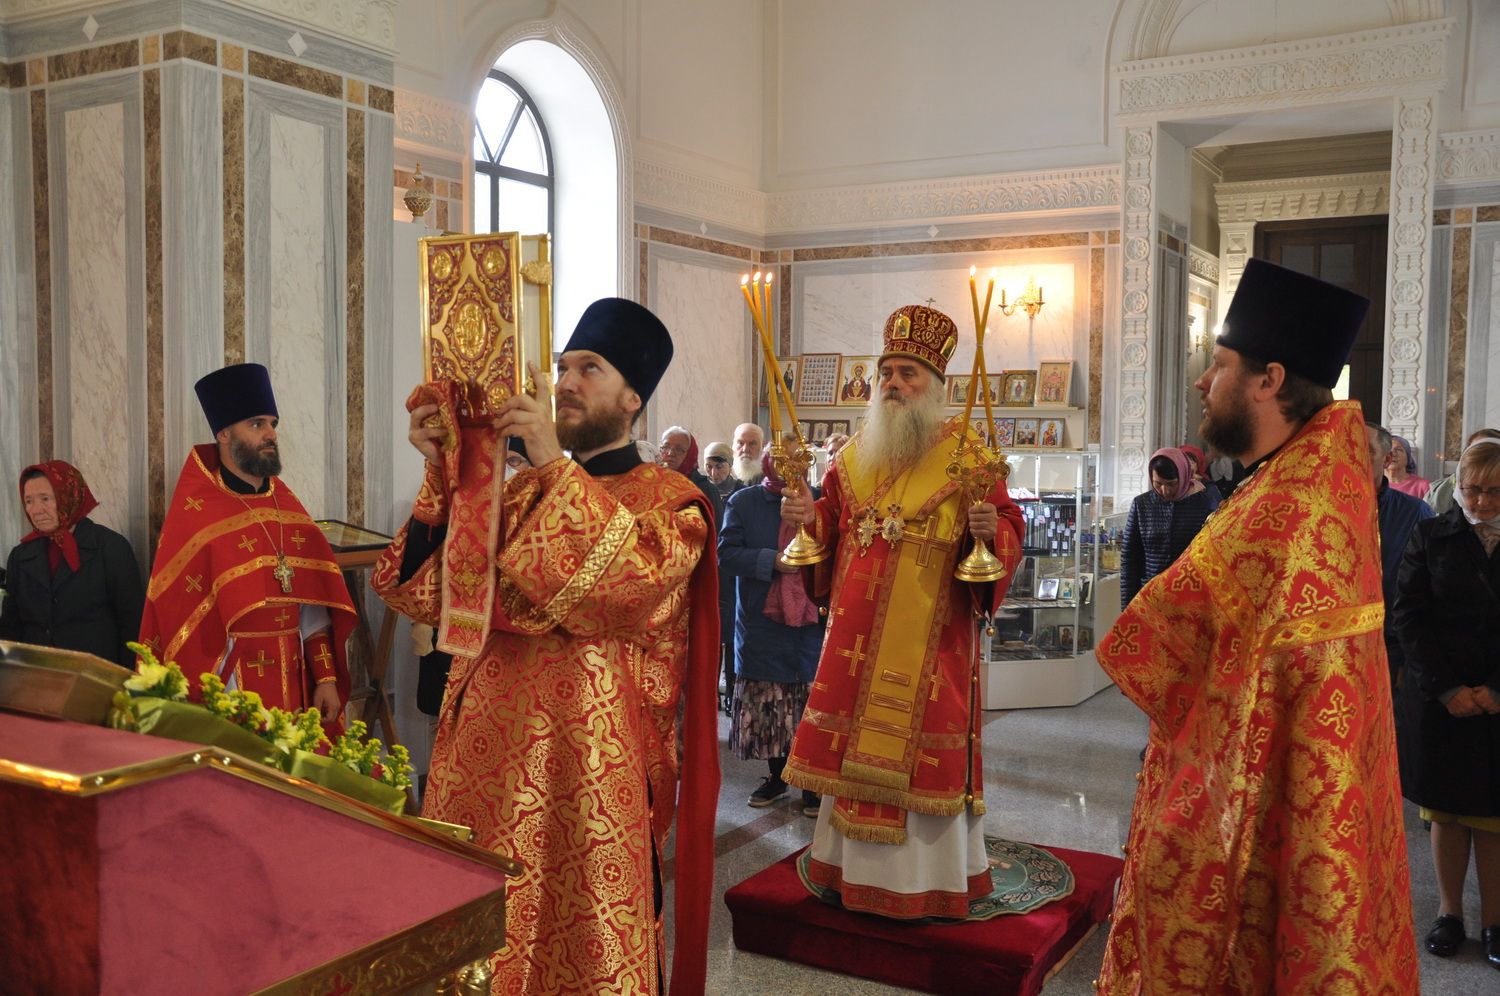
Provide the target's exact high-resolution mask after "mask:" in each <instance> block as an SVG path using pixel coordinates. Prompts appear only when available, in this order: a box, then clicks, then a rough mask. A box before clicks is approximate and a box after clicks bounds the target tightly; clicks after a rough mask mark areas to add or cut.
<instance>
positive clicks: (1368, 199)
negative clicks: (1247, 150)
mask: <svg viewBox="0 0 1500 996" xmlns="http://www.w3.org/2000/svg"><path fill="white" fill-rule="evenodd" d="M1390 186H1391V175H1390V173H1389V172H1381V173H1348V174H1343V175H1339V176H1302V177H1296V178H1294V179H1287V180H1247V181H1242V182H1239V183H1219V184H1215V185H1214V201H1215V202H1216V203H1217V204H1218V206H1219V223H1220V224H1221V225H1222V224H1230V223H1233V222H1239V221H1279V220H1282V219H1293V218H1344V217H1349V216H1352V215H1363V214H1386V213H1387V212H1389V211H1390Z"/></svg>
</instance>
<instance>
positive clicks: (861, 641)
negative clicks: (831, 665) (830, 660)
mask: <svg viewBox="0 0 1500 996" xmlns="http://www.w3.org/2000/svg"><path fill="white" fill-rule="evenodd" d="M864 645H865V634H863V633H861V634H859V635H858V636H856V637H855V638H854V649H853V650H840V651H838V655H839V656H840V657H847V658H849V677H851V678H852V677H854V675H855V674H856V673H858V671H859V666H860V665H861V664H863V663H864V662H865V658H866V657H867V656H868V655H866V654H865V652H864V649H863V648H864Z"/></svg>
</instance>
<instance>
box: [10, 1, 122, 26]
mask: <svg viewBox="0 0 1500 996" xmlns="http://www.w3.org/2000/svg"><path fill="white" fill-rule="evenodd" d="M99 6H102V5H101V4H100V2H99V0H0V22H7V23H8V22H13V21H24V20H30V19H33V18H38V17H55V16H56V15H58V14H67V13H70V12H72V11H75V10H77V11H81V10H84V9H85V8H88V7H99Z"/></svg>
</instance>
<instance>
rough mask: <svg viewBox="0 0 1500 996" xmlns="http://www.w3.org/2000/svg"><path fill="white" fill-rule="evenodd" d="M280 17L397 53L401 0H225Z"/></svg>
mask: <svg viewBox="0 0 1500 996" xmlns="http://www.w3.org/2000/svg"><path fill="white" fill-rule="evenodd" d="M223 2H224V3H229V4H233V5H235V6H236V7H244V8H245V9H247V10H253V11H256V12H257V13H261V14H269V15H271V16H273V17H275V18H277V19H279V20H283V21H290V22H291V23H293V24H297V25H300V26H301V27H304V28H311V29H312V30H314V31H317V32H320V33H322V34H325V35H329V36H331V37H334V38H338V39H340V40H342V41H347V42H353V43H354V44H356V45H361V46H363V47H365V48H369V49H374V50H375V51H377V52H381V53H383V54H385V55H389V56H394V55H395V54H396V17H395V12H396V7H397V6H398V5H399V4H400V0H223Z"/></svg>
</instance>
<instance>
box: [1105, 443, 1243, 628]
mask: <svg viewBox="0 0 1500 996" xmlns="http://www.w3.org/2000/svg"><path fill="white" fill-rule="evenodd" d="M1146 467H1147V470H1148V471H1149V472H1150V474H1151V490H1150V491H1147V492H1145V493H1144V494H1139V495H1136V496H1135V500H1134V501H1132V502H1131V503H1130V513H1129V514H1128V515H1127V516H1126V517H1125V541H1124V543H1123V544H1122V548H1121V550H1120V605H1121V607H1124V606H1126V605H1129V604H1130V600H1131V599H1132V598H1134V597H1135V596H1136V593H1137V592H1139V591H1140V590H1141V589H1142V588H1144V587H1145V586H1146V582H1147V581H1150V580H1151V579H1152V578H1154V577H1156V576H1157V575H1158V574H1160V573H1161V572H1162V571H1164V570H1166V569H1167V568H1168V567H1171V566H1172V562H1173V561H1174V560H1176V559H1177V558H1178V557H1180V556H1181V555H1182V551H1184V550H1186V549H1187V548H1188V544H1189V543H1191V542H1192V541H1193V537H1194V536H1197V535H1198V530H1200V529H1202V528H1203V523H1204V522H1206V521H1208V514H1209V513H1210V512H1212V511H1213V510H1214V509H1216V508H1218V507H1219V492H1218V491H1217V490H1216V489H1214V488H1207V487H1204V486H1203V482H1202V481H1200V480H1199V479H1198V478H1197V477H1196V476H1194V474H1193V472H1192V470H1191V468H1190V467H1189V465H1188V459H1187V457H1186V456H1185V455H1184V454H1183V452H1182V451H1181V450H1179V449H1176V448H1175V447H1170V446H1169V447H1166V448H1164V449H1159V450H1157V451H1156V452H1155V453H1153V454H1151V461H1150V462H1149V463H1148V464H1147V465H1146Z"/></svg>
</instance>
